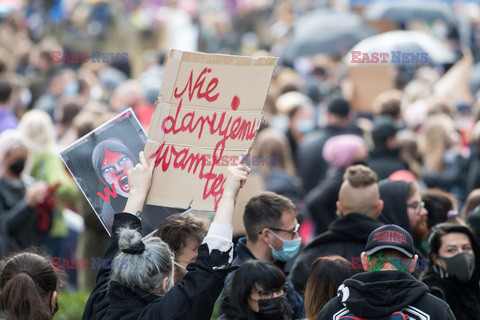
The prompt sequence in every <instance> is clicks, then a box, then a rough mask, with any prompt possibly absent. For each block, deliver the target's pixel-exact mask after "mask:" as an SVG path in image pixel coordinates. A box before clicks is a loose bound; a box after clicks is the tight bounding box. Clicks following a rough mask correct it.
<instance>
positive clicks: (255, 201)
mask: <svg viewBox="0 0 480 320" xmlns="http://www.w3.org/2000/svg"><path fill="white" fill-rule="evenodd" d="M297 215H298V211H297V208H296V207H295V205H294V204H293V203H292V201H290V200H289V199H288V198H286V197H283V196H281V195H278V194H276V193H273V192H263V193H261V194H260V195H258V196H256V197H253V198H251V199H250V201H248V203H247V205H246V206H245V212H244V216H243V223H244V225H245V229H246V233H247V237H246V238H240V239H239V241H238V243H237V245H236V248H235V251H236V253H237V256H236V258H235V259H234V260H233V265H235V266H239V265H241V264H242V263H243V262H245V261H247V260H251V259H256V260H263V261H269V262H273V263H275V264H276V265H277V266H279V267H280V268H281V269H283V267H284V266H285V263H286V261H288V260H291V259H293V258H294V257H295V256H296V254H297V253H298V251H299V250H300V243H301V239H300V236H299V234H298V227H299V225H298V221H297ZM233 275H234V272H233V273H231V274H230V275H229V276H228V277H227V280H226V281H225V289H224V291H223V295H222V299H221V303H220V308H219V310H218V316H221V315H222V314H223V313H224V311H226V310H228V312H229V313H232V314H235V313H236V311H235V308H237V307H238V306H236V305H235V304H234V303H233V302H232V299H231V290H232V284H231V282H232V279H233ZM286 298H287V304H288V307H289V309H290V314H291V315H292V318H294V319H298V318H303V317H305V306H304V302H303V299H302V298H301V296H300V295H299V294H298V293H297V292H296V291H295V289H294V288H293V284H292V283H291V281H290V280H288V279H287V283H286ZM227 318H228V317H227Z"/></svg>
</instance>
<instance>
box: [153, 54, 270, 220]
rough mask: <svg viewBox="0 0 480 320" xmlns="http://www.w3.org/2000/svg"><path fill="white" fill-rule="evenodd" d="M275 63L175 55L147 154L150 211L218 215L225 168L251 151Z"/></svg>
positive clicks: (264, 59)
mask: <svg viewBox="0 0 480 320" xmlns="http://www.w3.org/2000/svg"><path fill="white" fill-rule="evenodd" d="M277 60H278V59H277V58H273V57H241V56H228V55H218V54H204V53H192V52H182V51H178V50H171V51H170V54H169V57H168V62H167V66H166V70H165V76H164V78H163V82H162V87H161V89H160V93H159V96H158V100H157V102H156V105H155V111H154V113H153V117H152V121H151V124H150V130H149V133H148V140H147V143H146V146H145V155H146V156H147V157H148V159H149V161H155V170H154V173H153V181H152V186H151V188H150V192H149V194H148V197H147V203H148V204H155V205H163V206H169V207H176V208H188V207H189V206H191V208H192V209H193V210H202V211H215V210H216V207H217V205H218V201H219V200H220V198H221V196H222V194H223V185H224V182H225V178H226V177H225V175H226V172H227V166H228V165H232V164H235V162H236V161H237V160H238V158H239V156H241V155H242V154H243V155H245V154H246V153H247V152H248V151H249V150H250V148H251V147H252V145H253V141H254V139H255V136H256V133H257V130H258V128H259V125H260V122H261V119H262V110H263V105H264V102H265V98H266V96H267V92H268V89H269V87H270V82H271V78H272V74H273V70H274V68H275V65H276V63H277Z"/></svg>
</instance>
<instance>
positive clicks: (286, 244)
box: [268, 230, 302, 261]
mask: <svg viewBox="0 0 480 320" xmlns="http://www.w3.org/2000/svg"><path fill="white" fill-rule="evenodd" d="M270 232H271V233H272V234H273V235H274V236H275V237H277V238H278V239H280V240H281V241H282V242H283V248H282V251H277V250H275V249H274V248H273V247H272V245H271V244H268V246H269V247H270V249H272V256H273V259H275V260H280V261H288V260H290V259H292V258H293V257H295V255H296V254H297V253H298V250H300V244H301V242H302V238H300V237H298V238H297V239H292V240H284V239H282V238H280V237H279V236H278V235H277V234H276V233H275V232H273V231H272V230H270Z"/></svg>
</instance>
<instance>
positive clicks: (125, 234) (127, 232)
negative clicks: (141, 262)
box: [118, 228, 145, 254]
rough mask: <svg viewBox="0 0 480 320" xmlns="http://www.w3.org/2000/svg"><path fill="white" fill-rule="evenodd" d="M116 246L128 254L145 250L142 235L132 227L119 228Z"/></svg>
mask: <svg viewBox="0 0 480 320" xmlns="http://www.w3.org/2000/svg"><path fill="white" fill-rule="evenodd" d="M118 246H119V248H120V249H121V250H122V252H124V253H129V254H141V253H143V251H145V244H144V243H143V242H142V235H141V234H140V232H138V231H137V230H134V229H128V228H123V229H120V231H119V232H118Z"/></svg>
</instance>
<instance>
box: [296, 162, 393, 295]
mask: <svg viewBox="0 0 480 320" xmlns="http://www.w3.org/2000/svg"><path fill="white" fill-rule="evenodd" d="M338 199H339V200H338V202H337V216H338V218H337V219H336V220H335V221H334V222H332V223H331V224H330V225H329V226H328V231H326V232H324V233H322V234H320V235H318V236H317V237H316V238H315V239H313V241H312V242H311V243H310V244H309V245H308V246H306V247H305V248H304V249H303V251H302V252H301V253H300V254H299V256H298V257H297V259H296V260H295V264H294V265H293V267H292V270H291V271H290V275H289V278H290V279H291V280H292V282H293V285H294V287H295V290H297V292H299V293H302V292H303V291H304V288H305V284H306V283H307V279H308V275H309V273H310V268H311V265H312V263H313V262H314V261H315V259H317V258H318V257H323V256H329V255H339V256H342V257H344V258H345V259H347V260H349V261H351V262H352V268H354V269H356V270H357V271H358V272H361V271H362V270H363V269H362V266H361V263H360V254H361V253H362V252H363V250H364V248H365V244H366V243H367V240H368V236H369V234H370V233H371V232H372V231H373V230H375V229H376V228H378V227H380V226H382V223H380V222H378V221H377V218H378V216H379V215H380V213H381V212H382V209H383V201H382V200H381V199H380V193H379V191H378V185H377V174H376V173H375V172H373V171H372V170H371V169H370V168H368V167H366V166H364V165H354V166H350V167H348V168H347V170H346V171H345V174H344V176H343V183H342V186H341V188H340V191H339V193H338Z"/></svg>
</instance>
